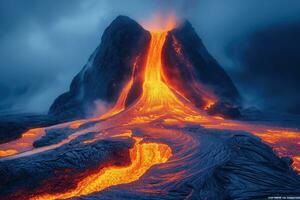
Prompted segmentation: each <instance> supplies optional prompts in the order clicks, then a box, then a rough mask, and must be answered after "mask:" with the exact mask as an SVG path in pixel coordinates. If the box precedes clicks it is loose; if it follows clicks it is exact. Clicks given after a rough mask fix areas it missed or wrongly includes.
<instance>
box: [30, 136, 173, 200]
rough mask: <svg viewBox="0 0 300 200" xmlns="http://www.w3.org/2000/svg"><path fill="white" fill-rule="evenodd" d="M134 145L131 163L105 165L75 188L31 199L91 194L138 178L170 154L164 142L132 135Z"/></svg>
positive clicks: (131, 152)
mask: <svg viewBox="0 0 300 200" xmlns="http://www.w3.org/2000/svg"><path fill="white" fill-rule="evenodd" d="M133 138H134V140H135V144H134V147H133V148H132V149H130V152H129V153H130V159H131V164H130V165H129V166H125V167H116V166H110V167H105V168H103V169H102V170H100V171H99V172H97V173H95V174H91V175H89V176H87V177H86V178H84V179H83V180H81V181H80V182H79V183H77V186H76V188H74V189H72V190H70V191H68V192H66V193H60V194H44V195H40V196H35V197H32V198H31V200H52V199H53V200H54V199H67V198H71V197H76V196H81V195H87V194H91V193H93V192H97V191H101V190H104V189H106V188H108V187H110V186H114V185H120V184H126V183H131V182H133V181H136V180H138V179H139V178H140V177H141V176H142V175H143V174H144V173H145V172H146V171H147V170H148V169H149V168H150V167H152V166H153V165H156V164H161V163H165V162H167V160H168V159H169V158H170V157H171V156H172V150H171V148H170V147H169V146H168V145H166V144H160V143H142V144H141V141H142V139H141V138H137V137H133Z"/></svg>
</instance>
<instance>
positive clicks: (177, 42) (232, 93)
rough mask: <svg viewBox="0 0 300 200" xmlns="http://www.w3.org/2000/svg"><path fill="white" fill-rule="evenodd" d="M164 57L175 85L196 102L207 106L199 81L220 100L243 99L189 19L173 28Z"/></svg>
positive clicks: (168, 74)
mask: <svg viewBox="0 0 300 200" xmlns="http://www.w3.org/2000/svg"><path fill="white" fill-rule="evenodd" d="M163 57H164V59H163V61H164V62H165V66H167V67H165V68H164V70H165V73H166V75H167V77H168V79H169V80H171V81H173V82H174V83H173V84H172V85H175V86H176V87H177V89H179V90H180V91H181V92H182V93H184V94H185V95H187V96H188V98H189V99H190V100H192V101H193V102H194V104H195V105H196V106H198V107H202V106H203V99H202V98H201V96H202V95H201V92H199V91H197V87H195V84H197V83H201V84H202V85H204V88H207V90H210V91H212V92H213V93H214V94H215V96H216V97H217V99H218V101H219V102H225V101H226V102H230V104H232V105H236V104H238V103H239V100H240V96H239V93H238V91H237V89H236V87H235V86H234V84H233V82H232V80H231V79H230V77H229V76H228V75H227V73H226V72H225V71H224V69H223V68H222V67H221V66H220V65H219V64H218V62H217V61H216V60H215V59H214V58H213V57H212V56H211V55H210V54H209V53H208V51H207V49H206V48H205V46H204V45H203V43H202V41H201V39H200V38H199V37H198V35H197V33H196V32H195V30H194V29H193V27H192V26H191V24H190V23H189V22H187V21H186V22H185V23H183V24H182V25H181V26H179V27H178V28H176V29H174V30H172V31H170V32H169V34H168V36H167V39H166V43H165V46H164V49H163ZM178 81H179V83H178ZM176 83H177V84H176ZM202 89H203V88H202Z"/></svg>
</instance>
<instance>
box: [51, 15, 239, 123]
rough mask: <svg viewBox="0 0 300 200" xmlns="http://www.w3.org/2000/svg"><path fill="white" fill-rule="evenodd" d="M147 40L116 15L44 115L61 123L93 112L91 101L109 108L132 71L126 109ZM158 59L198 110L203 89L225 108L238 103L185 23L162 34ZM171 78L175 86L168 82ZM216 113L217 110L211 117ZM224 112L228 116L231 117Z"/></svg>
mask: <svg viewBox="0 0 300 200" xmlns="http://www.w3.org/2000/svg"><path fill="white" fill-rule="evenodd" d="M174 40H176V41H174ZM149 41H150V33H149V32H148V31H146V30H145V29H143V28H142V27H141V26H140V25H139V24H138V23H136V22H135V21H133V20H132V19H130V18H128V17H124V16H119V17H117V18H116V19H115V20H114V21H113V22H112V23H111V25H110V26H109V27H108V28H107V29H106V30H105V32H104V34H103V37H102V41H101V44H100V46H99V47H98V48H97V49H96V50H95V52H94V53H93V54H92V56H91V57H90V59H89V61H88V63H87V64H86V65H85V66H84V68H83V69H82V70H81V71H80V72H79V73H78V74H77V75H76V76H75V78H74V79H73V81H72V84H71V86H70V90H69V91H68V92H66V93H64V94H62V95H60V96H59V97H58V98H57V99H56V100H55V101H54V103H53V104H52V106H51V108H50V110H49V114H51V115H54V116H56V117H59V118H64V119H66V118H68V119H70V118H80V117H85V116H87V115H88V114H90V111H93V110H94V108H95V101H97V100H101V101H104V102H106V103H109V104H114V103H115V101H116V98H117V97H118V95H119V94H120V91H121V88H122V87H123V86H124V85H125V84H126V82H127V81H128V80H129V78H130V76H131V75H132V73H134V83H133V86H132V89H131V91H130V93H129V95H128V96H129V99H127V100H126V104H127V105H129V104H130V103H131V102H133V101H134V100H135V99H137V98H138V96H139V94H141V87H142V79H143V69H142V68H143V64H144V62H145V55H146V51H147V49H148V46H149ZM174 42H176V44H175V45H174ZM177 43H178V44H177ZM176 45H179V46H180V47H181V51H182V54H178V52H177V50H176V48H177V47H176ZM162 60H163V62H164V64H165V66H164V71H165V73H166V76H167V78H168V80H170V82H171V84H172V86H174V88H175V89H176V90H179V91H182V93H184V95H185V96H186V97H187V98H188V99H190V100H191V101H192V102H193V103H194V104H195V105H196V106H198V107H199V108H203V107H204V100H203V92H204V93H205V92H206V91H204V90H209V91H211V92H212V93H213V94H214V95H215V96H216V99H217V101H218V103H224V102H226V103H227V104H229V105H230V106H229V108H230V109H231V108H233V106H234V105H238V103H239V93H238V91H237V89H236V88H235V86H234V85H233V83H232V81H231V79H230V78H229V76H228V75H227V74H226V72H225V71H224V70H223V69H222V68H221V66H220V65H219V64H218V63H217V62H216V61H215V60H214V59H213V58H212V56H211V55H210V54H209V53H208V51H207V50H206V48H205V47H204V45H203V43H202V42H201V40H200V38H199V37H198V36H197V34H196V32H195V31H194V29H193V28H192V26H191V25H190V23H188V22H185V23H183V24H182V25H181V26H179V27H178V28H175V29H174V30H171V31H170V32H169V33H168V36H167V39H166V43H165V45H164V49H163V55H162ZM134 65H136V66H137V67H136V68H134V67H133V66H134ZM175 80H176V81H179V84H176V83H175V82H172V81H175ZM176 86H178V87H176ZM179 86H180V87H179ZM199 87H200V89H199ZM200 90H201V91H200ZM218 103H217V104H215V105H218ZM211 109H213V108H211ZM230 109H226V112H228V110H229V111H230ZM218 112H219V110H218V109H217V111H215V112H211V113H212V114H214V113H218ZM222 112H225V111H222ZM230 112H231V111H230ZM230 112H228V116H231V115H232V114H231V113H230ZM233 113H237V114H234V115H232V117H235V116H237V115H239V112H233Z"/></svg>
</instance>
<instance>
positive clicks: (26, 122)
mask: <svg viewBox="0 0 300 200" xmlns="http://www.w3.org/2000/svg"><path fill="white" fill-rule="evenodd" d="M59 122H62V120H57V119H56V118H53V117H51V116H47V115H37V114H12V115H1V116H0V144H2V143H6V142H9V141H12V140H15V139H17V138H20V137H21V134H22V133H24V132H25V131H27V130H28V129H30V128H38V127H46V126H50V125H53V124H57V123H59Z"/></svg>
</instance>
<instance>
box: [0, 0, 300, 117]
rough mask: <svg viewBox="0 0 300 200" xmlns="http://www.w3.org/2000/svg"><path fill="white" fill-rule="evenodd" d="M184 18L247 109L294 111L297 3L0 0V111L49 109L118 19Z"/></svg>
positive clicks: (299, 82)
mask: <svg viewBox="0 0 300 200" xmlns="http://www.w3.org/2000/svg"><path fill="white" fill-rule="evenodd" d="M168 12H173V13H175V14H176V16H178V17H179V18H186V19H188V20H189V21H190V22H191V23H192V25H193V26H194V28H195V30H196V31H197V33H198V34H199V37H200V38H201V39H202V40H203V42H204V44H205V46H206V47H207V49H208V50H209V52H210V53H211V54H212V55H213V56H214V57H215V58H216V60H217V61H218V62H219V63H220V64H221V66H222V67H223V68H224V69H225V70H226V71H227V72H228V74H229V75H230V77H231V78H232V79H233V81H234V83H235V84H236V86H237V88H238V89H239V91H240V93H241V95H242V97H243V100H244V102H245V106H257V107H259V108H262V109H271V110H278V111H284V112H291V113H296V114H300V94H299V92H297V91H300V60H299V59H298V58H297V57H298V56H297V55H300V54H299V53H300V50H299V48H297V47H298V46H300V41H299V37H300V36H299V35H300V34H299V33H300V32H299V31H300V15H299V13H300V1H299V0H264V1H261V0H243V1H241V0H226V1H224V0H177V1H175V0H145V1H142V0H127V1H126V0H85V1H81V0H72V1H70V0H43V1H41V0H1V1H0V71H1V73H0V111H7V112H12V111H14V112H39V113H45V112H47V110H48V108H49V106H50V105H51V103H52V102H53V100H54V99H55V98H56V97H57V96H58V95H59V94H61V93H63V92H65V91H67V90H68V87H69V85H70V82H71V80H72V78H73V77H74V76H75V75H76V73H78V72H79V71H80V69H81V68H82V67H83V66H84V64H85V63H86V62H87V60H88V58H89V56H90V55H91V53H92V52H93V51H94V49H95V48H96V47H97V46H98V45H99V44H100V41H101V35H102V33H103V31H104V29H105V28H106V27H107V26H108V25H109V23H110V22H111V21H112V20H113V19H114V18H115V17H116V16H118V15H128V16H129V17H131V18H133V19H135V20H137V21H139V22H144V21H145V20H147V19H150V18H151V17H152V16H153V15H154V14H156V13H168Z"/></svg>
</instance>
